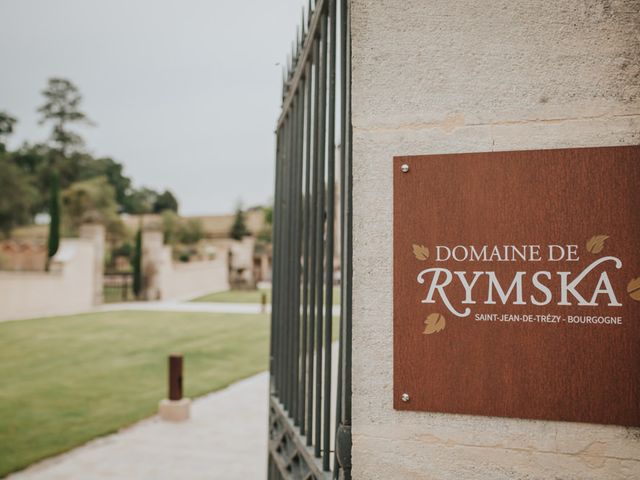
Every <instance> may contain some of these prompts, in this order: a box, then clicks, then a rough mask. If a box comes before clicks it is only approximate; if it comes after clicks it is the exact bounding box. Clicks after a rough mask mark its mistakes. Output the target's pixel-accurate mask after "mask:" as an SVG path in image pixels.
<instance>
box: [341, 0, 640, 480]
mask: <svg viewBox="0 0 640 480" xmlns="http://www.w3.org/2000/svg"><path fill="white" fill-rule="evenodd" d="M639 29H640V2H639V1H638V0H633V1H624V0H623V1H613V2H610V1H595V0H586V1H584V0H568V1H562V2H547V1H542V0H539V1H532V0H524V1H519V2H512V1H505V0H499V1H491V2H489V1H467V2H448V1H425V0H387V1H383V2H379V1H374V0H353V2H352V42H353V65H352V68H353V93H352V94H353V98H352V102H353V150H354V166H353V178H354V186H353V191H354V200H353V203H354V232H353V238H354V276H353V465H354V471H353V473H354V478H356V479H367V480H373V479H385V480H386V479H397V480H400V479H409V478H411V479H422V478H424V479H441V480H460V479H490V480H515V479H527V480H533V479H541V480H542V479H549V478H559V479H576V480H577V479H580V480H589V479H604V478H606V479H609V480H616V479H632V478H639V477H640V429H637V428H624V427H618V426H603V425H590V424H578V423H563V422H546V421H529V420H518V419H505V418H491V417H475V416H468V415H445V414H437V413H418V412H397V411H395V410H394V409H393V406H392V395H393V392H392V386H393V383H392V382H393V380H392V378H393V377H392V366H393V356H392V341H393V334H392V324H393V304H392V279H393V265H392V170H391V167H392V158H393V156H395V155H417V154H435V153H459V152H476V151H477V152H485V151H498V150H525V149H542V148H563V147H581V146H585V147H586V146H601V145H629V144H640V36H638V31H639ZM629 381H634V382H637V381H638V379H630V380H629Z"/></svg>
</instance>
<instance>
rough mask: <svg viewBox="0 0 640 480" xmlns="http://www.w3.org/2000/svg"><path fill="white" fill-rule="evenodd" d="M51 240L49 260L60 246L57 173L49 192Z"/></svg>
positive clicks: (54, 175) (49, 242)
mask: <svg viewBox="0 0 640 480" xmlns="http://www.w3.org/2000/svg"><path fill="white" fill-rule="evenodd" d="M49 195H50V197H49V217H50V220H49V240H48V254H47V258H52V257H53V256H54V255H55V254H56V252H57V251H58V247H59V246H60V179H59V177H58V174H57V173H54V174H53V176H52V178H51V187H50V191H49Z"/></svg>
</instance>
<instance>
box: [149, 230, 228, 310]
mask: <svg viewBox="0 0 640 480" xmlns="http://www.w3.org/2000/svg"><path fill="white" fill-rule="evenodd" d="M142 272H143V285H144V294H143V298H144V299H145V300H181V299H188V298H192V297H196V296H199V295H204V294H206V293H212V292H220V291H224V290H228V289H229V267H228V260H227V252H226V250H223V251H221V252H218V253H217V254H216V257H215V258H214V259H213V260H205V261H195V262H188V263H180V262H174V261H173V259H172V257H171V247H170V246H168V245H164V243H163V235H162V232H159V231H154V230H145V231H143V232H142Z"/></svg>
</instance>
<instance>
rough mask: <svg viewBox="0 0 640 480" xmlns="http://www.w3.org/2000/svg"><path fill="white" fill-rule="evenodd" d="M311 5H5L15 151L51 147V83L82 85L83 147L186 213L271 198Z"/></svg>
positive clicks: (50, 1) (176, 0) (2, 42)
mask: <svg viewBox="0 0 640 480" xmlns="http://www.w3.org/2000/svg"><path fill="white" fill-rule="evenodd" d="M306 3H307V1H306V0H224V1H223V0H108V1H105V0H0V21H1V22H2V28H0V110H6V111H8V112H9V113H10V114H12V115H13V116H15V117H17V119H18V124H17V125H16V129H15V133H14V135H13V138H12V140H11V141H10V142H9V145H10V147H16V146H18V145H20V144H21V143H22V142H23V141H29V142H42V141H45V140H46V139H47V137H48V135H49V129H48V128H47V127H46V126H39V125H38V115H37V113H36V109H37V108H38V106H40V105H41V104H42V103H43V102H42V95H41V93H40V92H41V91H42V90H43V88H44V87H45V85H46V82H47V79H48V78H50V77H54V76H55V77H64V78H68V79H69V80H71V81H72V82H74V83H75V84H76V85H77V86H78V88H79V90H80V92H81V93H82V95H83V104H82V109H83V110H84V112H85V113H86V114H87V115H88V116H89V117H90V119H91V120H93V121H94V122H95V124H96V125H95V126H94V127H77V128H76V130H77V131H78V133H80V134H81V135H82V136H83V137H84V139H85V142H86V149H87V150H88V151H90V152H91V153H93V154H95V155H100V156H110V157H112V158H114V159H115V160H117V161H119V162H121V163H123V164H124V166H125V174H127V175H128V176H129V177H131V178H132V179H133V181H134V185H135V186H136V187H140V186H148V187H151V188H155V189H162V190H164V189H165V188H168V189H170V190H171V191H173V192H174V194H175V195H176V196H177V197H178V200H179V202H180V213H182V214H185V215H196V214H209V213H225V212H231V211H233V210H234V209H235V208H236V205H237V204H238V202H239V201H242V203H243V205H244V206H245V207H248V206H253V205H256V204H265V203H268V202H270V201H271V200H272V197H273V173H274V172H273V168H274V153H275V137H274V133H273V131H274V128H275V124H276V120H277V117H278V114H279V110H280V100H281V95H280V94H281V85H282V65H283V64H284V63H285V62H286V54H287V52H289V51H290V50H291V42H292V41H293V39H294V38H295V34H296V27H297V25H298V24H299V23H300V17H301V9H302V5H303V4H306Z"/></svg>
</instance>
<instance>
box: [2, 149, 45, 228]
mask: <svg viewBox="0 0 640 480" xmlns="http://www.w3.org/2000/svg"><path fill="white" fill-rule="evenodd" d="M36 198H37V192H36V189H35V188H33V186H32V185H31V182H30V181H29V177H28V176H27V175H25V173H24V172H22V171H21V170H20V169H19V168H18V167H17V166H16V165H15V164H13V163H12V162H11V161H10V160H9V159H7V158H4V155H0V232H1V233H2V234H3V236H5V237H9V235H11V231H12V230H13V229H14V228H15V227H16V226H18V225H23V224H25V223H29V222H30V221H31V219H32V218H33V217H32V209H33V204H34V202H35V201H36Z"/></svg>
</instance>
